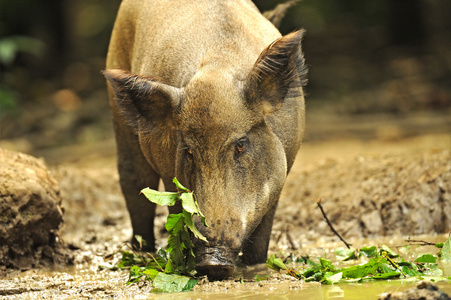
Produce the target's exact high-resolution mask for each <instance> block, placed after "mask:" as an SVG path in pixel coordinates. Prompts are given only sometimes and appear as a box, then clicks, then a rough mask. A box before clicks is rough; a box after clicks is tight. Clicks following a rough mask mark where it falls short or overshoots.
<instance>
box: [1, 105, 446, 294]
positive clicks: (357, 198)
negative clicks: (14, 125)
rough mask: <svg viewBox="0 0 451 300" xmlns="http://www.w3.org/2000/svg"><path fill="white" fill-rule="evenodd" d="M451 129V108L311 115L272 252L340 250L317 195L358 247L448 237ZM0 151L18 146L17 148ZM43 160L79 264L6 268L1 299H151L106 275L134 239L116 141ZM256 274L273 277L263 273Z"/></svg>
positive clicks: (277, 282) (282, 284) (217, 285)
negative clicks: (399, 113)
mask: <svg viewBox="0 0 451 300" xmlns="http://www.w3.org/2000/svg"><path fill="white" fill-rule="evenodd" d="M450 122H451V121H450V120H449V112H447V111H445V112H429V113H417V114H413V115H410V116H404V117H397V116H385V115H382V116H378V117H374V116H372V117H368V116H363V117H361V118H352V119H349V118H348V119H344V118H338V117H336V116H325V115H324V114H315V113H314V112H313V113H312V114H310V116H309V118H308V122H307V126H308V127H307V129H308V130H307V131H308V134H307V137H306V141H305V143H304V145H303V146H302V149H301V151H300V153H299V155H298V158H297V160H296V162H295V165H294V167H293V169H292V171H291V173H290V175H289V176H288V179H287V182H286V185H285V188H284V191H283V194H282V197H281V200H280V204H279V208H278V211H277V214H276V217H275V222H274V228H273V232H272V239H271V243H270V252H271V253H283V254H288V253H290V252H293V253H297V254H304V255H305V254H309V255H312V256H315V255H321V254H322V253H323V252H324V249H325V248H327V247H328V246H329V247H336V246H339V245H340V243H339V241H338V239H337V237H336V236H334V235H333V234H332V233H331V232H330V230H329V228H328V227H327V224H326V223H325V222H324V221H323V219H322V216H321V213H320V211H319V209H318V208H317V204H316V201H317V199H318V198H321V199H322V200H321V201H322V204H323V207H324V209H325V211H326V213H327V215H328V217H329V218H330V220H331V221H332V222H333V224H335V225H336V229H337V230H338V231H339V232H340V233H342V234H343V236H344V237H345V238H346V239H348V240H349V241H351V242H353V243H356V244H357V245H358V244H359V243H360V245H362V243H364V242H363V241H368V240H364V239H365V238H370V241H371V242H372V243H373V244H375V243H378V242H379V241H381V243H382V242H384V243H388V244H390V243H394V242H393V240H396V241H398V242H399V241H400V240H401V241H402V238H404V237H409V236H411V237H413V236H417V235H423V237H424V235H426V236H425V238H429V239H436V238H437V237H440V238H444V236H445V235H443V233H447V232H449V231H450V230H451V228H450V226H451V154H450V153H451V152H450V151H451V135H450V125H451V124H450ZM2 145H3V146H5V145H7V146H8V147H10V148H14V143H13V142H10V141H8V142H7V143H6V142H3V144H2ZM18 147H20V146H18ZM40 154H41V156H43V157H44V159H45V160H46V161H47V163H48V165H49V168H50V170H51V173H52V174H53V176H54V177H55V178H56V179H57V181H58V182H59V184H60V189H61V195H62V198H63V201H62V206H63V207H64V225H63V227H62V228H61V230H60V233H59V235H60V238H61V239H62V240H63V241H64V242H65V243H66V245H67V248H68V249H69V250H70V251H69V252H70V253H71V255H72V257H73V260H72V262H73V266H55V268H53V269H51V270H49V269H41V268H33V269H27V268H24V269H21V270H12V271H11V270H8V272H7V274H6V275H3V278H1V279H0V296H4V297H5V299H8V298H11V299H20V298H23V299H30V298H61V299H63V298H93V297H95V298H112V297H120V298H133V297H138V298H139V297H145V296H146V295H147V293H148V292H149V289H150V287H149V286H148V285H145V284H142V283H141V284H138V285H131V286H126V285H125V282H126V280H127V272H126V271H110V270H108V269H105V267H106V268H108V267H111V266H113V265H114V264H116V263H117V261H118V259H119V258H120V251H121V249H127V246H126V242H127V240H128V239H129V238H130V235H131V226H130V222H129V219H128V213H127V211H126V208H125V203H124V201H123V199H122V196H121V193H120V190H119V186H118V175H117V171H116V169H115V155H114V140H112V139H107V140H103V141H100V142H95V143H90V144H84V145H76V146H70V147H68V146H66V147H62V148H52V149H47V150H46V151H42V152H40ZM166 215H167V213H166V211H165V210H164V209H163V208H159V209H158V217H157V220H156V222H157V236H158V245H159V246H164V241H165V237H166V235H165V232H164V227H163V224H164V222H165V218H166ZM440 234H441V235H440ZM437 235H438V236H437ZM327 245H328V246H327ZM357 245H356V246H357ZM340 246H341V245H340ZM248 271H249V270H248ZM240 272H243V271H240ZM244 272H246V271H244ZM250 272H251V274H252V275H253V274H255V273H261V274H267V273H269V272H268V270H267V269H266V268H265V267H257V268H253V269H251V270H250ZM240 276H244V277H245V278H246V277H247V275H245V274H244V275H243V274H238V275H237V277H240ZM249 276H250V278H252V276H251V275H249ZM303 288H305V284H304V283H302V282H300V281H294V280H293V279H291V278H289V277H286V276H284V275H279V274H274V273H272V275H271V277H270V279H268V280H266V281H263V282H260V283H256V282H253V283H249V285H248V286H247V287H246V289H247V290H249V289H251V290H252V289H255V290H256V291H262V289H263V290H264V291H268V292H269V291H274V290H284V289H285V290H286V289H300V290H302V289H303ZM237 289H238V290H239V289H242V287H241V285H240V283H239V282H236V281H232V280H229V281H223V282H213V283H208V282H207V283H204V284H202V285H198V286H196V288H195V290H196V291H198V292H205V291H207V292H218V291H227V290H237ZM206 295H207V296H208V294H204V296H206Z"/></svg>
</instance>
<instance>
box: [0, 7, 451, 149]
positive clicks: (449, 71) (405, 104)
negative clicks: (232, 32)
mask: <svg viewBox="0 0 451 300" xmlns="http://www.w3.org/2000/svg"><path fill="white" fill-rule="evenodd" d="M279 2H284V1H276V0H255V3H256V4H257V6H258V7H259V8H260V9H261V10H262V11H265V10H270V9H272V8H274V7H275V5H276V4H277V3H279ZM119 4H120V0H89V1H88V0H41V1H35V0H20V1H12V0H0V65H1V73H0V80H1V81H0V118H1V120H0V139H2V140H3V143H0V145H3V146H5V145H6V142H5V141H6V140H7V141H9V142H11V141H12V144H13V145H14V148H16V149H18V150H22V151H25V152H31V153H39V150H40V149H46V148H48V147H54V146H61V145H67V144H73V143H84V142H89V141H96V140H103V139H110V138H111V137H112V130H111V125H110V117H109V110H108V104H107V100H106V91H105V81H104V79H103V77H102V76H101V75H100V70H102V69H103V68H104V62H105V55H106V52H107V46H108V40H109V36H110V33H111V29H112V26H113V23H114V19H115V15H116V12H117V9H118V7H119ZM450 19H451V2H450V1H447V0H377V1H375V0H374V1H361V0H340V1H327V0H303V1H302V2H301V3H299V4H298V5H297V6H296V7H294V8H292V9H291V10H290V11H289V13H288V15H287V17H286V18H285V19H284V21H283V22H282V24H281V32H282V33H288V32H290V31H293V30H295V29H298V28H305V29H306V30H307V35H306V37H305V40H304V44H303V47H304V51H305V56H306V59H307V62H308V64H309V66H310V67H309V68H310V74H309V85H308V87H307V93H308V99H307V100H308V105H309V107H310V108H312V109H315V108H318V107H321V109H324V110H328V111H331V112H332V113H334V114H348V115H356V114H368V113H371V114H374V113H384V114H386V113H388V114H406V113H411V112H416V111H426V110H427V111H430V110H435V111H443V110H449V108H450V106H451V84H450V83H451V21H450ZM9 142H8V143H9ZM8 145H9V146H11V144H8Z"/></svg>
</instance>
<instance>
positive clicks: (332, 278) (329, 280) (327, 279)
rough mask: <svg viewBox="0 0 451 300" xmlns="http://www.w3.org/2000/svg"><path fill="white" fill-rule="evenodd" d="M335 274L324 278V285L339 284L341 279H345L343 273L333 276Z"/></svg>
mask: <svg viewBox="0 0 451 300" xmlns="http://www.w3.org/2000/svg"><path fill="white" fill-rule="evenodd" d="M332 274H333V273H330V274H327V275H326V276H324V281H323V282H324V283H326V284H334V283H337V282H339V281H340V280H341V278H342V277H343V273H342V272H339V273H336V274H333V275H332Z"/></svg>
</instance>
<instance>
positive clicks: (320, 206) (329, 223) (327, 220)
mask: <svg viewBox="0 0 451 300" xmlns="http://www.w3.org/2000/svg"><path fill="white" fill-rule="evenodd" d="M316 204H318V207H319V209H320V210H321V213H322V214H323V217H324V219H325V220H326V223H327V225H329V228H330V230H332V232H333V233H334V234H335V235H336V236H338V238H339V239H340V240H341V241H342V242H343V243H344V244H345V245H346V247H348V249H351V246H352V244H348V243H347V242H346V241H345V240H344V239H343V238H342V237H341V235H339V234H338V232H337V231H336V230H335V228H334V226H332V223H331V222H330V221H329V219H328V218H327V216H326V213H325V212H324V209H323V206H322V205H321V199H318V201H316Z"/></svg>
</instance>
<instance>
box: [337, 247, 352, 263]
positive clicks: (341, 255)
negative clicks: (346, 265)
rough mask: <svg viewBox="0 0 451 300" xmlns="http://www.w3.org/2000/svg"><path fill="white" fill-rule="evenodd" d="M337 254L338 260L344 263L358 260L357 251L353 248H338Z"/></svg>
mask: <svg viewBox="0 0 451 300" xmlns="http://www.w3.org/2000/svg"><path fill="white" fill-rule="evenodd" d="M335 254H336V255H337V258H338V259H340V260H344V261H346V260H350V259H356V258H357V256H356V255H355V249H353V248H351V249H348V248H338V249H335Z"/></svg>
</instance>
